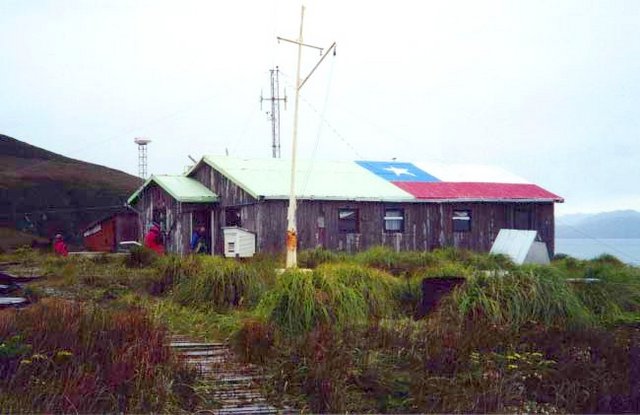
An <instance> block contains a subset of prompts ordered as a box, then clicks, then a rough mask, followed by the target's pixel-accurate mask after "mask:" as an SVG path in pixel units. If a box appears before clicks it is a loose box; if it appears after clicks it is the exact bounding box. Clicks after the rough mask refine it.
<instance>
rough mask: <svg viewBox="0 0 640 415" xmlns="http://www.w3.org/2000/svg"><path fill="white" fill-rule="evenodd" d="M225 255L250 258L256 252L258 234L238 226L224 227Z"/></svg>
mask: <svg viewBox="0 0 640 415" xmlns="http://www.w3.org/2000/svg"><path fill="white" fill-rule="evenodd" d="M222 231H223V233H224V256H226V257H229V258H249V257H252V256H254V255H255V253H256V234H255V233H252V232H249V231H248V230H246V229H243V228H239V227H237V226H230V227H223V228H222Z"/></svg>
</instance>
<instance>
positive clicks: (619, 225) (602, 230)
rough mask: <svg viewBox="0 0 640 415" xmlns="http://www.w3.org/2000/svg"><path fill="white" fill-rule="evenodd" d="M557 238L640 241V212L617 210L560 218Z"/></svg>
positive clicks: (557, 223)
mask: <svg viewBox="0 0 640 415" xmlns="http://www.w3.org/2000/svg"><path fill="white" fill-rule="evenodd" d="M556 237H557V238H612V239H640V212H637V211H635V210H617V211H614V212H604V213H597V214H593V215H587V214H577V215H567V216H559V217H558V218H557V220H556Z"/></svg>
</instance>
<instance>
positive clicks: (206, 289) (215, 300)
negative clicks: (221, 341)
mask: <svg viewBox="0 0 640 415" xmlns="http://www.w3.org/2000/svg"><path fill="white" fill-rule="evenodd" d="M196 261H197V262H193V263H191V264H190V266H189V267H188V269H186V270H185V269H183V270H182V271H184V273H183V274H181V277H180V279H179V280H178V281H177V283H176V284H175V287H174V292H173V298H174V299H175V300H176V301H177V302H179V303H180V304H183V305H193V306H198V307H204V308H210V309H215V310H225V309H228V308H230V307H241V306H250V305H253V304H255V303H257V302H258V301H259V299H260V297H261V295H262V293H263V292H264V291H265V290H266V289H267V288H268V286H269V284H270V283H271V279H272V278H273V273H274V271H273V270H271V271H266V270H262V271H263V272H259V271H258V270H257V269H256V268H254V267H252V266H250V265H247V264H243V263H240V262H237V261H235V260H229V259H223V258H218V257H197V260H196Z"/></svg>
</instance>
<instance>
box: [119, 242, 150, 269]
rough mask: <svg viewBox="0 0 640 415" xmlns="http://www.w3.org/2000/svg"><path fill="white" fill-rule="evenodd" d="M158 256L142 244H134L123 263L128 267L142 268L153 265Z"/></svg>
mask: <svg viewBox="0 0 640 415" xmlns="http://www.w3.org/2000/svg"><path fill="white" fill-rule="evenodd" d="M157 258H158V254H157V253H156V252H155V251H153V250H152V249H149V248H147V247H144V246H136V247H133V248H132V249H131V252H129V256H128V257H127V260H126V261H125V264H126V265H127V266H128V267H129V268H143V267H148V266H151V265H153V263H154V262H155V261H156V259H157Z"/></svg>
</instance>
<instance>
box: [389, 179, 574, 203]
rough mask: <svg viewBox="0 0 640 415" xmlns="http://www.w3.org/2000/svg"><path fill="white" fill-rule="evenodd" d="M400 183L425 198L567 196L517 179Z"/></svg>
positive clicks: (540, 198) (544, 198)
mask: <svg viewBox="0 0 640 415" xmlns="http://www.w3.org/2000/svg"><path fill="white" fill-rule="evenodd" d="M394 183H395V185H396V186H398V187H400V188H402V189H404V190H406V191H407V192H409V193H411V194H412V195H413V196H415V197H416V199H421V200H427V199H429V200H453V199H455V200H481V201H508V200H527V201H549V202H563V201H564V200H563V199H562V198H561V197H560V196H558V195H555V194H553V193H551V192H548V191H546V190H544V189H543V188H541V187H539V186H537V185H535V184H517V183H453V182H436V183H426V182H394Z"/></svg>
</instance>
